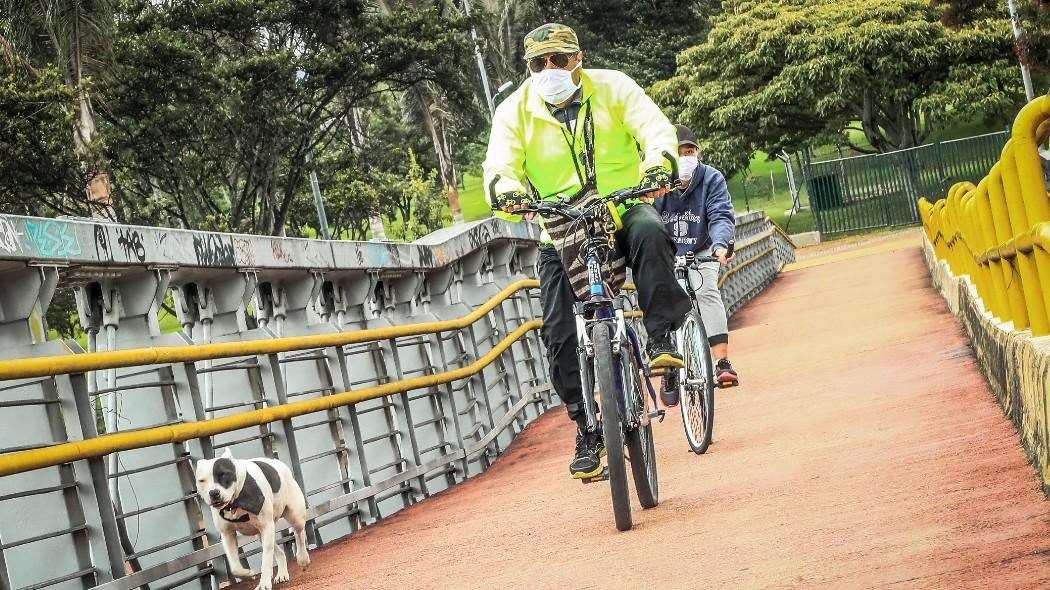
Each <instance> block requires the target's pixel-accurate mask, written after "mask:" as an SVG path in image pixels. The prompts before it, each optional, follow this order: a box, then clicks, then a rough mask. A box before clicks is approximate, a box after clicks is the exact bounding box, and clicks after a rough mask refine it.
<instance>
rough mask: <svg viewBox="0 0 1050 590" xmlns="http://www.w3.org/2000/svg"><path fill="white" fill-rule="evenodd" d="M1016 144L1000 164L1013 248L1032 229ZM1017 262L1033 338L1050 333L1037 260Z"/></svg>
mask: <svg viewBox="0 0 1050 590" xmlns="http://www.w3.org/2000/svg"><path fill="white" fill-rule="evenodd" d="M1015 145H1016V144H1015V143H1014V140H1013V139H1011V140H1010V141H1008V142H1006V146H1005V147H1004V148H1003V156H1002V158H1001V159H1000V161H999V162H1000V165H1001V166H1000V171H1001V172H1002V176H1003V194H1004V195H1005V197H1006V209H1007V211H1009V218H1010V240H1009V241H1008V243H1009V244H1011V245H1012V244H1013V243H1015V241H1016V239H1017V238H1018V236H1021V235H1024V234H1026V233H1027V232H1028V231H1030V229H1031V227H1032V225H1031V224H1030V223H1028V212H1027V211H1026V210H1025V206H1024V199H1023V198H1022V196H1021V182H1020V180H1018V177H1017V162H1016V160H1015V159H1014V146H1015ZM1016 261H1017V268H1018V270H1020V272H1021V281H1022V283H1023V285H1024V301H1025V307H1027V308H1028V320H1029V322H1030V325H1031V328H1032V335H1033V336H1045V335H1046V334H1050V321H1048V320H1047V315H1046V305H1045V303H1044V302H1043V301H1044V300H1043V285H1042V283H1041V282H1040V273H1039V269H1038V267H1037V266H1036V263H1035V260H1033V258H1032V257H1031V256H1026V255H1024V254H1021V253H1020V252H1019V253H1018V254H1017V258H1016Z"/></svg>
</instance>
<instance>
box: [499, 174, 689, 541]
mask: <svg viewBox="0 0 1050 590" xmlns="http://www.w3.org/2000/svg"><path fill="white" fill-rule="evenodd" d="M673 167H674V166H673ZM673 176H675V177H676V176H677V173H676V171H675V173H674V174H673ZM496 180H498V178H497V179H495V180H493V183H492V184H493V185H494V184H495V181H496ZM651 190H652V189H643V190H639V189H634V188H630V189H623V190H620V191H616V192H614V193H612V194H610V195H608V196H606V197H604V198H600V199H598V200H596V201H595V202H594V203H592V204H590V205H588V206H586V207H585V208H583V209H577V208H574V207H572V206H571V205H570V200H569V198H568V197H565V196H564V195H559V199H558V200H557V201H548V200H543V201H540V202H538V203H536V204H535V205H534V206H533V207H529V208H524V209H519V210H517V211H515V213H523V214H529V213H535V214H537V215H540V216H542V217H550V216H554V215H560V216H564V217H566V218H568V219H570V220H573V221H575V222H579V223H583V224H585V227H586V235H587V237H586V239H585V240H584V242H583V243H582V244H581V247H580V258H581V259H583V260H584V261H585V263H586V266H587V271H588V277H589V282H590V296H589V297H588V298H587V299H586V300H585V301H581V302H577V303H576V304H575V309H574V313H575V315H576V336H577V339H578V341H579V343H580V348H579V359H580V369H581V371H580V375H581V379H582V381H583V383H582V385H583V391H584V396H583V407H584V414H585V416H586V424H587V428H588V429H596V428H597V427H598V423H599V421H600V423H601V429H602V435H603V437H604V439H605V448H606V449H607V451H608V452H607V455H606V466H605V469H604V470H603V472H602V473H601V474H599V475H597V476H595V477H591V478H585V479H582V480H581V481H582V482H583V483H584V484H589V483H594V482H599V481H609V484H610V485H609V487H610V489H611V494H612V504H613V517H614V520H615V521H616V528H617V529H618V530H621V531H626V530H629V529H630V528H631V527H632V526H633V519H632V516H631V499H630V494H629V492H628V489H627V462H630V464H631V472H632V476H633V479H634V486H635V492H636V493H637V495H638V501H639V503H640V504H641V505H642V507H643V508H654V507H656V506H657V504H659V481H658V477H657V471H656V448H655V446H654V444H653V433H652V424H651V420H652V419H653V418H659V419H661V420H662V419H663V416H664V410H660V409H653V410H650V403H651V404H652V406H651V407H652V408H657V407H658V406H657V403H656V391H655V389H654V388H653V386H652V384H651V383H650V381H649V379H647V378H644V375H645V372H646V370H645V369H643V367H645V366H646V365H645V363H644V362H643V357H642V348H641V343H640V341H639V338H638V334H637V333H636V332H635V330H634V328H633V327H632V326H631V325H630V324H628V323H627V322H626V321H625V319H624V317H625V316H624V309H623V301H622V299H621V297H620V295H618V294H614V293H613V292H612V289H611V288H610V286H609V284H608V283H607V282H606V281H605V279H604V275H603V272H602V264H603V263H604V261H605V260H606V259H607V258H608V254H609V253H610V252H611V251H612V250H613V249H614V248H616V247H617V246H616V241H615V237H614V236H615V233H616V231H617V229H618V228H617V227H616V225H617V224H616V222H614V220H613V219H612V214H611V212H610V207H609V204H612V205H616V204H619V203H623V202H624V201H627V200H628V199H632V198H638V197H641V196H643V195H645V194H647V193H649V192H651ZM643 384H644V385H643ZM595 385H597V388H598V397H599V401H600V404H601V411H600V412H599V411H598V409H597V408H596V407H595V403H594V396H593V394H588V392H593V391H594V389H595ZM645 393H648V397H646V395H645ZM599 414H600V415H599ZM625 447H626V449H627V453H626V455H625V454H624V453H623V452H615V451H616V450H617V449H624V448H625Z"/></svg>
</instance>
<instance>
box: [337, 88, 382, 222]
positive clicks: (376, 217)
mask: <svg viewBox="0 0 1050 590" xmlns="http://www.w3.org/2000/svg"><path fill="white" fill-rule="evenodd" d="M346 126H347V130H348V131H349V133H350V151H351V152H354V153H360V151H361V150H362V149H363V148H364V145H365V133H364V129H362V126H363V125H362V124H361V109H359V108H358V107H354V108H352V109H350V111H349V112H347V114H346ZM367 227H368V228H369V229H371V230H372V239H373V240H385V239H386V228H385V227H384V226H383V215H382V214H381V213H379V212H378V211H376V212H375V213H372V214H371V215H369V216H368V226H367ZM364 232H365V230H364V229H362V230H361V232H360V235H361V236H362V237H364Z"/></svg>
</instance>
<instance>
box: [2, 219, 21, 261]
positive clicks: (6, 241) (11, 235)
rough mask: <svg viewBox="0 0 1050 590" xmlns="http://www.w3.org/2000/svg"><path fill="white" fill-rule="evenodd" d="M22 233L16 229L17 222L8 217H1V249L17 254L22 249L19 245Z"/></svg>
mask: <svg viewBox="0 0 1050 590" xmlns="http://www.w3.org/2000/svg"><path fill="white" fill-rule="evenodd" d="M21 238H22V234H21V232H19V231H18V230H16V229H15V224H13V223H11V220H10V219H8V218H6V217H0V250H3V251H4V252H7V253H8V254H16V253H18V252H20V251H21V250H22V247H21V246H20V245H19V244H20V243H21V241H22V239H21Z"/></svg>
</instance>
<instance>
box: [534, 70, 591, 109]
mask: <svg viewBox="0 0 1050 590" xmlns="http://www.w3.org/2000/svg"><path fill="white" fill-rule="evenodd" d="M581 67H583V60H580V62H579V63H577V64H576V67H574V68H573V69H571V70H563V69H561V68H547V69H544V70H541V71H539V72H533V74H532V85H533V86H535V87H536V91H537V92H539V93H540V96H541V97H543V100H545V101H546V102H548V103H550V104H554V105H558V104H561V103H563V102H565V101H567V100H569V98H570V97H572V95H573V93H575V92H576V91H577V90H579V88H580V85H582V81H581V83H580V84H576V83H575V82H573V81H572V73H573V72H575V71H576V70H578V69H580V68H581Z"/></svg>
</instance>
